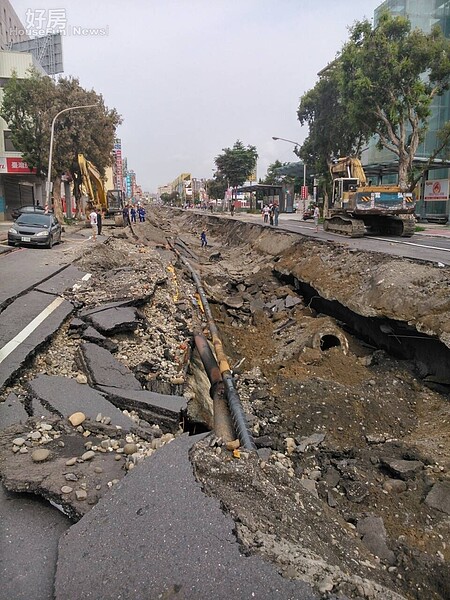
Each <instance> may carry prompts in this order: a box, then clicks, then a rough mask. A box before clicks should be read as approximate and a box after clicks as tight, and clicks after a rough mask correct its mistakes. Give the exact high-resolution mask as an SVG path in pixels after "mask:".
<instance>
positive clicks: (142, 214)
mask: <svg viewBox="0 0 450 600" xmlns="http://www.w3.org/2000/svg"><path fill="white" fill-rule="evenodd" d="M138 215H139V223H144V221H145V209H144V207H143V206H140V207H139V208H138Z"/></svg>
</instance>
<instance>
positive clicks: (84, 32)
mask: <svg viewBox="0 0 450 600" xmlns="http://www.w3.org/2000/svg"><path fill="white" fill-rule="evenodd" d="M10 33H11V34H14V35H27V36H29V37H40V36H43V35H51V34H55V33H59V34H61V35H67V36H69V35H74V36H81V37H87V36H98V37H105V36H107V35H108V34H109V28H108V26H105V27H83V26H81V25H71V24H70V23H69V22H68V20H67V13H66V9H65V8H49V9H46V8H28V9H27V10H26V12H25V29H17V28H15V29H14V30H13V31H11V32H10Z"/></svg>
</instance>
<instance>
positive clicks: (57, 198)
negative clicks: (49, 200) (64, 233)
mask: <svg viewBox="0 0 450 600" xmlns="http://www.w3.org/2000/svg"><path fill="white" fill-rule="evenodd" d="M53 212H54V214H55V217H56V218H57V220H58V221H59V223H61V225H63V224H64V215H63V210H62V203H61V177H60V176H59V175H57V176H56V177H55V179H54V181H53Z"/></svg>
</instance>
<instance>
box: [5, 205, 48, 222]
mask: <svg viewBox="0 0 450 600" xmlns="http://www.w3.org/2000/svg"><path fill="white" fill-rule="evenodd" d="M34 212H37V213H44V212H45V208H43V207H42V206H32V205H30V206H21V207H20V208H13V209H12V211H11V216H12V218H13V219H14V220H16V219H18V218H19V217H20V215H23V214H25V213H34Z"/></svg>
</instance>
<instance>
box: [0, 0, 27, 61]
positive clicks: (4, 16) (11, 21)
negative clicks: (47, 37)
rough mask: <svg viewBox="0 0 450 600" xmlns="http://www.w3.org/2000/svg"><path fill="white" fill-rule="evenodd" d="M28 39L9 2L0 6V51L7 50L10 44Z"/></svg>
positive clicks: (5, 1)
mask: <svg viewBox="0 0 450 600" xmlns="http://www.w3.org/2000/svg"><path fill="white" fill-rule="evenodd" d="M27 39H28V35H26V31H25V28H24V26H23V25H22V23H21V22H20V19H19V17H18V16H17V14H16V11H15V10H14V8H13V7H12V6H11V3H10V2H9V0H2V3H1V6H0V50H9V49H10V46H11V44H13V43H15V42H23V41H25V40H27Z"/></svg>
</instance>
